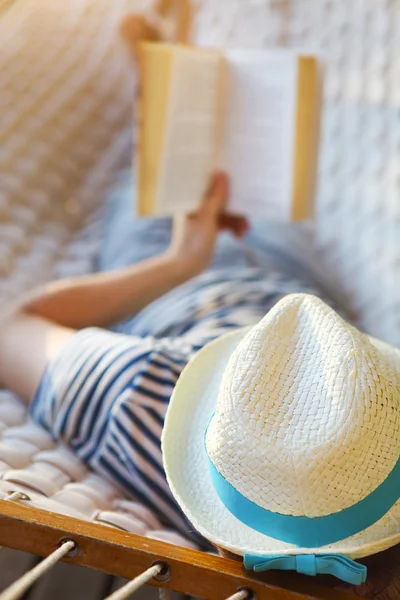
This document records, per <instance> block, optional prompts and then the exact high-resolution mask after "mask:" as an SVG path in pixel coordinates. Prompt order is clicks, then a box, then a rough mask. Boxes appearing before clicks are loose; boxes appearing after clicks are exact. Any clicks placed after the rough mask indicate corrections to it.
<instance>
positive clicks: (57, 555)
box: [0, 541, 75, 600]
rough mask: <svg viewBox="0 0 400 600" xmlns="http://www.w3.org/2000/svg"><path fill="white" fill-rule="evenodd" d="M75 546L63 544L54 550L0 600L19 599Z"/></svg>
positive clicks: (5, 592)
mask: <svg viewBox="0 0 400 600" xmlns="http://www.w3.org/2000/svg"><path fill="white" fill-rule="evenodd" d="M74 546H75V544H74V542H72V541H69V542H65V543H64V544H63V545H62V546H61V547H60V548H58V549H57V550H55V551H54V552H52V553H51V554H50V556H48V557H47V558H45V559H43V560H42V562H40V563H39V564H38V565H36V567H33V569H31V570H30V571H27V572H26V573H24V575H22V577H20V578H19V579H17V581H15V582H14V583H12V584H11V585H10V587H8V588H7V589H6V590H4V592H2V593H1V594H0V600H17V599H18V598H20V597H21V596H22V595H23V594H24V593H25V592H26V591H27V590H28V589H29V588H30V587H31V585H33V584H34V583H35V581H37V580H38V579H39V578H40V577H41V576H42V575H44V574H45V573H46V572H47V571H49V570H50V569H51V567H52V566H53V565H55V564H56V563H57V562H58V561H59V560H61V559H62V558H63V556H65V555H66V554H68V552H70V550H72V548H73V547H74Z"/></svg>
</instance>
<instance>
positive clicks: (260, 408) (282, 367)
mask: <svg viewBox="0 0 400 600" xmlns="http://www.w3.org/2000/svg"><path fill="white" fill-rule="evenodd" d="M399 390H400V382H399V376H398V371H397V370H396V369H395V368H394V365H391V364H390V363H389V362H388V361H387V360H385V359H384V358H383V357H382V355H381V353H380V352H379V351H378V350H377V348H376V347H375V346H374V345H373V344H372V343H371V342H370V341H369V340H368V338H366V336H364V335H363V334H361V333H360V332H358V331H357V330H355V329H354V328H353V327H351V326H349V325H348V324H346V323H345V322H344V321H343V320H342V319H341V318H340V317H339V316H338V315H337V314H336V313H335V312H334V311H333V310H332V309H331V308H329V307H328V306H327V305H325V304H324V303H323V302H322V301H321V300H319V299H317V298H315V297H313V296H308V295H304V294H296V295H291V296H287V297H286V298H285V299H283V300H282V301H281V302H280V303H278V304H277V305H276V306H275V307H274V309H272V310H271V311H270V312H269V313H268V315H267V316H266V317H265V318H264V319H263V320H262V321H261V322H260V323H259V324H258V325H257V326H256V327H254V328H253V329H252V330H251V331H250V332H249V333H248V334H247V335H246V336H245V338H244V339H243V340H242V341H241V343H240V344H239V346H238V347H237V349H236V351H235V352H234V353H233V355H232V356H231V359H230V361H229V363H228V366H227V368H226V370H225V373H224V376H223V379H222V383H221V387H220V392H219V396H218V402H217V409H216V412H215V415H214V417H213V419H212V421H211V423H210V426H209V429H208V432H207V438H206V445H207V451H208V454H209V456H210V458H211V460H212V462H213V463H214V465H215V467H216V468H217V469H218V471H219V472H220V473H221V474H222V475H223V476H224V477H225V479H227V481H228V482H229V483H231V484H232V485H233V486H234V487H235V488H236V489H237V490H238V491H239V492H241V493H242V494H243V495H244V496H246V497H247V498H248V499H249V500H252V501H253V502H255V503H256V504H258V505H260V506H262V507H263V508H266V509H268V510H271V511H274V512H278V513H281V514H288V515H296V516H308V517H316V516H323V515H326V514H331V513H334V512H338V511H340V510H342V509H344V508H347V507H348V506H351V505H353V504H355V503H357V502H358V501H360V500H362V499H363V498H364V497H365V496H367V495H368V494H369V493H371V492H372V491H373V490H374V489H375V488H376V487H377V486H378V485H379V484H380V483H381V482H382V481H383V480H384V479H385V478H386V477H387V475H388V474H389V473H390V471H391V470H392V469H393V467H394V465H395V463H396V462H397V460H398V454H399V451H398V448H399V442H400V439H399V418H398V414H399V411H398V409H399V404H400V398H399V397H400V392H399Z"/></svg>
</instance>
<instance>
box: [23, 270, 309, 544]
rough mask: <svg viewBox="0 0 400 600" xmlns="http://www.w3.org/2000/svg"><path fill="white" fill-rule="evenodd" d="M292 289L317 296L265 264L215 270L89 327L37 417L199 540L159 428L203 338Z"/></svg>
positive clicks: (54, 364)
mask: <svg viewBox="0 0 400 600" xmlns="http://www.w3.org/2000/svg"><path fill="white" fill-rule="evenodd" d="M292 292H306V293H313V294H317V295H320V294H319V292H318V290H315V289H313V288H311V287H310V286H309V285H308V284H306V283H304V282H301V281H298V280H295V279H293V278H288V277H285V276H284V275H282V274H280V273H274V272H266V271H265V270H263V269H259V268H254V269H253V268H245V269H236V270H228V269H226V270H224V271H211V272H208V273H205V274H203V275H201V276H199V277H197V278H196V279H194V280H192V281H190V282H188V283H186V284H184V285H181V286H179V287H177V288H176V289H174V290H172V291H171V292H169V293H168V294H165V295H164V296H162V297H161V298H159V299H158V300H156V301H155V302H152V303H151V304H150V305H148V306H147V307H146V308H145V309H144V310H142V311H141V312H140V313H138V314H137V315H136V316H134V317H132V318H131V319H130V320H128V321H126V322H124V323H121V324H119V325H118V326H116V327H115V328H114V329H113V331H106V330H102V329H97V328H90V329H83V330H81V331H79V332H77V333H76V334H75V335H74V336H72V338H71V339H70V340H69V341H68V342H67V344H66V345H65V346H64V347H63V348H62V349H61V350H60V351H59V352H58V354H57V355H56V356H55V357H54V358H53V359H52V360H51V362H50V363H49V364H48V366H47V369H46V371H45V373H44V375H43V378H42V381H41V383H40V386H39V389H38V391H37V393H36V396H35V398H34V401H33V404H32V408H31V411H32V416H33V418H34V419H35V420H36V422H38V423H40V424H41V425H43V426H44V427H46V428H47V429H48V431H50V432H51V433H52V435H53V436H54V437H55V438H56V439H58V440H61V441H63V442H64V443H66V444H68V445H69V446H70V447H71V448H72V449H73V450H74V451H75V453H76V454H77V455H78V456H79V457H80V458H81V459H83V461H84V462H85V463H86V464H87V465H88V466H89V467H90V468H92V469H93V470H94V471H95V472H97V473H98V474H99V475H101V476H102V477H104V478H106V479H107V480H109V481H111V482H112V483H113V484H115V485H116V486H117V487H118V488H119V489H120V490H121V491H122V492H123V493H124V494H126V495H127V496H128V497H130V498H133V499H136V500H138V501H140V502H143V503H145V504H146V505H147V506H148V507H149V508H150V509H151V510H153V511H154V512H155V514H156V515H157V516H158V517H159V518H160V519H161V520H162V522H163V523H164V524H166V525H167V526H170V527H173V528H175V529H177V530H179V531H180V532H181V533H183V534H185V535H186V536H188V537H189V538H191V539H192V540H194V541H195V542H196V543H200V544H201V541H200V536H198V534H196V532H194V531H193V528H192V527H191V525H190V524H189V523H188V521H187V520H186V517H185V516H184V515H183V514H182V512H181V510H180V509H179V507H178V505H177V504H176V502H175V500H174V498H173V496H172V494H171V492H170V490H169V487H168V484H167V482H166V478H165V473H164V469H163V464H162V456H161V442H160V439H161V431H162V427H163V423H164V418H165V413H166V410H167V406H168V402H169V399H170V397H171V393H172V390H173V388H174V386H175V383H176V381H177V379H178V377H179V375H180V373H181V371H182V369H183V367H184V366H185V364H186V363H187V361H188V360H189V359H190V357H191V356H192V355H193V354H194V353H195V352H196V351H197V350H198V349H199V348H201V347H202V346H203V345H204V344H205V343H207V342H208V341H211V340H212V339H214V338H216V337H218V336H220V335H221V334H223V333H225V332H227V331H229V330H232V329H235V328H237V327H242V326H247V325H252V324H255V323H257V322H258V321H259V320H260V319H261V318H262V317H263V316H264V315H265V313H266V312H268V311H269V309H270V308H271V307H272V306H273V305H274V304H275V303H276V302H277V301H278V300H279V299H280V298H282V297H283V296H284V295H286V294H288V293H292Z"/></svg>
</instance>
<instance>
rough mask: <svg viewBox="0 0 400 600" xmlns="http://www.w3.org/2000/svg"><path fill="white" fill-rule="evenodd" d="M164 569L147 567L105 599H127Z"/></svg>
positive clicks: (156, 566) (160, 566) (161, 566)
mask: <svg viewBox="0 0 400 600" xmlns="http://www.w3.org/2000/svg"><path fill="white" fill-rule="evenodd" d="M162 570H163V565H154V566H152V567H150V568H149V569H147V571H145V572H144V573H142V574H141V575H138V576H137V577H135V579H132V581H129V582H128V583H127V584H126V585H124V586H122V587H121V588H120V589H119V590H117V591H115V592H114V593H113V594H111V595H110V596H107V598H105V600H125V599H126V598H128V597H129V596H130V595H131V594H133V592H136V591H137V590H138V589H139V588H141V587H142V585H144V584H145V583H147V582H148V581H150V579H153V577H156V576H157V575H159V574H160V573H161V571H162ZM0 600H3V598H2V597H1V596H0ZM7 600H8V598H7Z"/></svg>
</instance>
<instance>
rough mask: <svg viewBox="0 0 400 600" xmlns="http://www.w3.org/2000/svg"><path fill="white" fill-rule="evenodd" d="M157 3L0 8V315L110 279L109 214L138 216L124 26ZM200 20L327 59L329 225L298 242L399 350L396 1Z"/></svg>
mask: <svg viewBox="0 0 400 600" xmlns="http://www.w3.org/2000/svg"><path fill="white" fill-rule="evenodd" d="M151 4H152V3H151V1H150V0H149V1H146V0H112V1H111V0H68V2H52V1H51V0H0V305H4V304H5V303H6V302H8V301H10V300H11V299H13V298H15V297H17V296H18V295H20V294H21V293H22V292H23V291H25V290H27V289H30V288H32V287H33V286H35V285H37V284H39V283H40V282H42V281H44V280H47V279H49V278H51V277H53V276H66V275H70V274H76V273H84V272H88V271H91V270H93V269H94V268H98V264H99V255H100V263H101V253H102V251H103V252H104V247H109V246H107V244H106V242H105V241H104V239H105V237H104V236H107V235H108V236H109V237H110V236H111V237H114V239H116V238H118V237H121V236H119V232H118V231H117V230H116V228H115V227H116V226H114V228H113V229H112V232H110V231H108V230H107V227H105V225H106V224H105V223H104V220H103V219H102V216H103V214H104V210H105V207H107V205H108V206H109V205H110V203H112V202H114V204H113V210H112V212H113V213H114V214H115V213H116V212H118V210H119V211H120V212H121V211H123V210H125V211H127V210H129V206H130V205H129V202H130V198H131V194H132V189H131V187H132V185H131V181H130V180H129V177H128V178H127V177H126V173H127V172H128V171H127V170H128V169H129V168H130V166H131V162H132V143H131V142H132V119H133V110H132V107H133V101H132V99H133V90H134V69H133V68H132V61H131V58H130V56H129V53H128V52H127V51H126V48H125V47H124V45H123V42H122V40H121V38H120V35H119V22H120V19H121V18H122V17H123V16H124V15H125V14H126V13H128V12H129V11H137V10H141V9H143V8H148V7H149V6H150V5H151ZM193 5H194V10H195V17H194V24H193V31H192V36H191V37H192V40H193V41H194V42H196V43H198V44H202V45H211V46H230V47H232V46H236V47H267V46H271V45H278V46H291V47H294V46H295V47H297V48H298V47H304V48H306V49H307V50H311V51H315V52H317V53H319V54H320V55H321V57H322V59H323V60H324V65H325V67H324V71H325V73H324V104H323V115H322V131H321V144H320V157H319V184H318V194H317V218H316V220H315V223H314V224H313V225H312V226H308V227H304V228H303V229H302V231H301V234H299V235H301V236H303V240H304V248H305V250H304V252H305V254H307V260H310V261H313V264H314V266H315V269H316V271H318V273H319V275H320V276H321V277H325V279H326V280H327V284H328V285H330V286H331V288H333V289H334V292H335V293H336V294H337V295H340V296H341V298H342V299H343V301H345V302H346V304H347V306H348V308H350V309H351V310H352V311H353V313H354V314H355V315H356V316H357V319H358V323H359V325H360V327H362V328H363V329H366V330H368V331H369V332H370V333H372V334H373V335H376V336H378V337H381V338H383V339H385V340H387V341H390V342H392V343H394V344H399V343H400V242H399V233H400V202H399V191H400V160H399V159H400V116H399V106H400V61H399V59H398V57H399V56H400V35H399V31H400V3H399V1H398V0H357V1H353V2H351V3H349V2H348V1H347V0H248V1H247V2H242V1H240V0H219V2H218V3H216V2H214V1H212V0H195V1H194V2H193ZM121 173H124V174H125V179H124V180H123V181H124V182H125V183H124V184H121ZM118 182H119V183H118ZM118 185H119V191H118V194H119V198H120V199H119V201H118V202H119V204H118V202H116V201H115V189H116V186H118ZM113 189H114V196H113V197H114V201H112V200H110V198H111V196H112V195H113V194H112V190H113ZM117 189H118V188H117ZM124 194H125V202H123V201H122V200H121V197H122V196H123V195H124ZM121 204H123V208H122V207H121ZM108 214H110V213H108ZM129 216H130V215H129ZM108 221H109V219H108ZM281 234H282V235H285V232H279V235H281ZM296 235H297V233H296ZM289 237H290V235H289ZM288 243H290V242H289V241H288ZM312 253H314V255H312ZM106 262H107V261H106ZM107 264H108V265H110V261H108V263H107Z"/></svg>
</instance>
